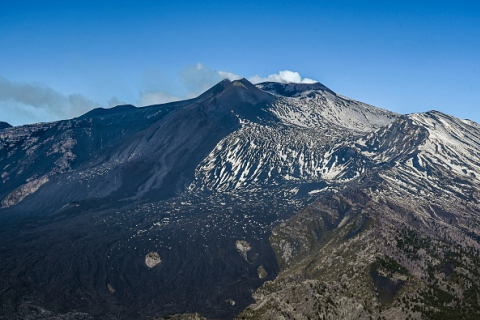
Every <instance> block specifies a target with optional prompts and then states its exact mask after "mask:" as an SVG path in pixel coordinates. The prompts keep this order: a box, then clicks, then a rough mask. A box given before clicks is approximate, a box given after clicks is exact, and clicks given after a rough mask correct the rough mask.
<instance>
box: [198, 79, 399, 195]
mask: <svg viewBox="0 0 480 320" xmlns="http://www.w3.org/2000/svg"><path fill="white" fill-rule="evenodd" d="M269 85H270V86H274V87H275V88H277V89H278V88H283V89H284V90H283V91H281V92H282V93H284V94H285V92H289V93H291V94H287V95H286V96H281V95H280V94H279V93H278V92H277V91H274V92H273V91H272V90H273V89H272V87H269ZM258 87H259V88H261V89H262V90H266V91H267V92H270V93H273V94H275V95H276V96H277V98H278V99H277V100H275V101H274V102H273V103H272V104H271V106H270V108H269V109H268V111H269V112H270V113H271V114H273V115H274V116H275V117H276V118H277V119H278V120H279V121H274V122H265V121H263V122H262V121H261V122H258V123H257V122H251V121H248V120H245V119H242V118H241V116H240V115H239V118H240V122H241V124H242V127H241V128H240V129H239V130H237V131H235V132H233V133H232V134H230V135H228V136H227V137H225V138H224V139H222V140H221V141H220V142H219V143H218V144H217V146H216V147H215V148H214V150H212V152H210V154H209V155H208V156H207V157H206V158H205V159H204V160H203V161H202V163H201V164H200V165H199V166H198V167H197V169H196V173H195V181H194V182H193V183H192V185H191V186H190V189H191V190H194V189H202V190H204V189H208V190H215V191H228V190H238V189H241V188H252V187H259V186H268V185H276V184H280V183H282V182H285V181H318V180H332V179H339V180H342V181H346V180H351V179H353V178H355V177H357V176H358V174H357V171H355V170H351V169H349V170H347V171H346V170H345V168H347V167H351V166H352V165H353V166H354V167H355V168H357V167H358V166H359V164H357V161H359V160H358V159H357V158H355V157H353V154H351V153H350V150H343V152H340V153H339V152H337V153H336V154H335V155H334V157H336V158H335V160H334V161H332V160H331V158H332V154H331V152H330V150H331V148H332V146H333V145H335V144H336V143H338V142H339V141H343V140H351V139H352V138H354V137H360V136H361V135H364V134H365V132H373V131H374V130H376V129H377V128H380V127H381V126H383V125H387V124H389V123H391V122H392V121H393V120H394V119H395V118H396V117H397V115H396V114H394V113H391V112H388V111H385V110H382V109H379V108H375V107H372V106H369V105H366V104H363V103H360V102H357V101H353V100H349V99H346V98H341V97H338V96H337V95H336V94H335V93H333V92H332V91H330V90H328V89H326V88H325V87H324V86H322V85H321V84H318V83H317V84H313V85H302V86H300V87H298V85H293V84H292V85H282V84H271V83H270V84H269V83H266V84H262V85H258ZM292 88H294V89H295V91H293V89H292ZM267 89H268V90H267ZM290 89H292V90H290ZM351 158H355V159H353V160H352V159H351ZM360 161H361V159H360ZM359 172H360V173H361V172H363V171H362V170H361V169H360V170H359Z"/></svg>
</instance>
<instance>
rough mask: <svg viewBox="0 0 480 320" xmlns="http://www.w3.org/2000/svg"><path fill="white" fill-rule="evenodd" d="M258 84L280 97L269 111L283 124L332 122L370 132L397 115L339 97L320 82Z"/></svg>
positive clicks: (313, 125) (328, 125)
mask: <svg viewBox="0 0 480 320" xmlns="http://www.w3.org/2000/svg"><path fill="white" fill-rule="evenodd" d="M258 86H259V87H260V88H261V89H263V90H266V91H267V92H270V93H272V94H275V95H277V96H279V97H280V99H279V100H278V101H277V102H276V103H275V105H274V107H273V108H272V109H271V111H272V113H274V114H275V115H276V116H277V117H278V118H279V119H281V120H282V121H283V122H284V123H285V124H291V125H296V126H299V127H305V128H332V125H333V126H339V127H340V128H344V129H347V130H351V131H359V132H371V131H373V130H375V129H378V128H380V127H383V126H385V125H388V124H389V123H390V122H392V121H393V119H394V118H395V117H396V116H397V115H396V114H394V113H393V112H390V111H386V110H383V109H380V108H377V107H374V106H371V105H368V104H365V103H362V102H359V101H355V100H352V99H349V98H346V97H343V96H339V95H337V94H336V93H334V92H333V91H331V90H330V89H328V88H327V87H325V86H323V85H322V84H320V83H315V84H279V83H271V82H270V83H268V82H267V83H263V84H260V85H258ZM333 129H334V130H341V129H339V128H333Z"/></svg>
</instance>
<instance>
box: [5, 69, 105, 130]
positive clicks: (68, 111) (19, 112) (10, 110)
mask: <svg viewBox="0 0 480 320" xmlns="http://www.w3.org/2000/svg"><path fill="white" fill-rule="evenodd" d="M99 106H100V105H99V104H97V103H96V102H94V101H92V100H90V99H88V98H87V97H85V96H83V95H81V94H70V95H64V94H62V93H60V92H57V91H55V90H53V89H52V88H50V87H48V86H45V85H42V84H31V83H18V82H12V81H10V80H8V79H5V78H2V77H0V121H7V122H9V121H10V122H12V123H11V124H13V125H17V124H23V123H32V122H42V121H53V120H60V119H66V118H72V117H76V116H79V115H81V114H83V113H85V112H87V111H89V110H91V109H93V108H97V107H99ZM20 119H22V120H20Z"/></svg>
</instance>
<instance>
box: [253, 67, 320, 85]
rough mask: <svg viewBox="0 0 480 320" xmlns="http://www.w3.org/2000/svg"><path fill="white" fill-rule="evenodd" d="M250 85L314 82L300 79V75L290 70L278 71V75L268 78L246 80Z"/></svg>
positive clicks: (259, 77) (313, 81) (254, 77)
mask: <svg viewBox="0 0 480 320" xmlns="http://www.w3.org/2000/svg"><path fill="white" fill-rule="evenodd" d="M248 80H249V81H250V82H252V83H261V82H266V81H269V82H280V83H315V82H317V81H316V80H313V79H309V78H302V77H301V76H300V73H298V72H295V71H290V70H283V71H280V72H279V73H278V74H271V75H269V76H268V77H261V76H258V75H255V76H253V77H250V78H248Z"/></svg>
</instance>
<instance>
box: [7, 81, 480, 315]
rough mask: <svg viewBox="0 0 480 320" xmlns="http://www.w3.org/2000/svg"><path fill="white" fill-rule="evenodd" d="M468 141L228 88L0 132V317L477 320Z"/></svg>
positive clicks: (439, 122)
mask: <svg viewBox="0 0 480 320" xmlns="http://www.w3.org/2000/svg"><path fill="white" fill-rule="evenodd" d="M479 128H480V126H479V125H478V124H476V123H474V122H472V121H468V120H459V119H457V118H454V117H451V116H448V115H445V114H442V113H439V112H435V111H431V112H427V113H420V114H410V115H398V114H395V113H393V112H389V111H386V110H383V109H379V108H376V107H373V106H371V105H368V104H364V103H361V102H358V101H355V100H352V99H349V98H346V97H343V96H340V95H338V94H336V93H335V92H334V91H332V90H330V89H329V88H327V87H325V86H324V85H322V84H320V83H314V84H281V83H271V82H266V83H261V84H257V85H253V84H251V83H250V82H248V81H247V80H245V79H241V80H236V81H229V80H224V81H222V82H220V83H218V84H217V85H215V86H214V87H212V88H211V89H209V90H208V91H206V92H205V93H203V94H202V95H200V96H199V97H197V98H194V99H191V100H185V101H179V102H173V103H169V104H163V105H152V106H147V107H142V108H137V107H134V106H131V105H122V106H117V107H115V108H112V109H102V108H100V109H94V110H92V111H90V112H88V113H86V114H84V115H83V116H81V117H78V118H75V119H71V120H65V121H59V122H52V123H42V124H35V125H27V126H20V127H13V128H8V129H5V130H2V131H0V168H2V175H1V184H0V185H1V188H0V201H1V208H0V220H1V221H0V255H1V257H2V259H3V262H2V264H1V265H0V288H3V289H1V290H0V301H1V302H2V306H3V310H2V311H1V313H0V318H2V317H3V318H5V319H24V318H28V319H46V318H58V319H95V318H99V319H100V318H101V319H131V318H142V319H143V318H145V319H152V318H155V317H156V318H159V317H165V316H173V315H175V316H174V317H175V318H179V319H181V318H186V319H187V318H192V317H199V316H198V314H197V315H195V313H196V312H198V313H200V314H201V315H202V316H205V317H207V318H220V319H231V318H234V317H236V316H239V317H245V318H252V319H253V318H255V319H257V318H262V319H279V318H282V317H283V318H288V317H291V318H293V317H295V318H300V319H303V318H305V319H307V318H321V317H324V318H328V319H346V318H365V319H367V318H370V317H375V318H378V317H384V318H397V319H403V318H407V317H413V318H422V317H425V318H442V317H450V318H452V317H454V316H459V317H462V318H469V317H471V318H476V317H478V314H477V313H478V310H480V306H479V302H478V301H479V300H478V298H480V297H478V296H477V294H479V293H480V291H479V290H480V289H478V288H479V287H478V285H479V284H480V283H479V281H480V277H479V276H478V272H477V269H478V266H480V260H479V253H480V252H479V249H480V243H479V240H480V229H479V225H480V221H479V218H478V217H479V214H478V213H479V212H480V208H479V202H478V199H479V197H480V195H479V193H478V190H479V183H480V182H479V179H480V176H478V175H479V172H480V171H479V170H480V160H479V159H480V157H479V151H478V150H480V131H479Z"/></svg>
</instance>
